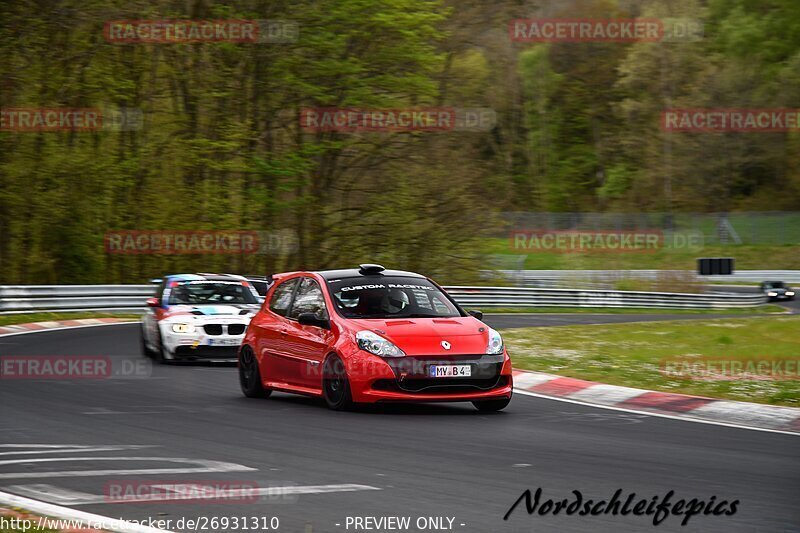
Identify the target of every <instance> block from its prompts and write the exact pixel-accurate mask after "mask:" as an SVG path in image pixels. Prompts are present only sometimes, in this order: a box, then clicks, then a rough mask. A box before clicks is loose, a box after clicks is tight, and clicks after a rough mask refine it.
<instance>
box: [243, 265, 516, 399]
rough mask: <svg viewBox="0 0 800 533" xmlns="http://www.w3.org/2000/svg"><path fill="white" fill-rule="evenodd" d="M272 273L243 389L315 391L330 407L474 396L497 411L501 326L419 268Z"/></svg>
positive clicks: (503, 383) (502, 394)
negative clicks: (466, 308) (414, 270)
mask: <svg viewBox="0 0 800 533" xmlns="http://www.w3.org/2000/svg"><path fill="white" fill-rule="evenodd" d="M274 278H275V281H274V283H273V285H272V286H271V287H270V289H269V291H268V292H267V295H266V301H265V302H264V305H263V306H262V308H261V310H260V311H259V312H258V313H257V314H256V316H255V317H253V319H252V320H251V322H250V326H249V327H248V328H247V332H246V334H245V338H244V341H243V342H242V346H241V348H240V350H239V362H238V366H239V382H240V384H241V388H242V392H243V393H244V395H245V396H248V397H265V396H268V395H269V394H270V393H271V392H272V391H273V390H279V391H285V392H294V393H299V394H307V395H311V396H321V397H323V398H324V399H325V401H326V403H327V404H328V406H329V407H330V408H332V409H336V410H341V409H347V408H350V407H352V406H353V404H357V403H375V402H395V401H401V402H409V401H412V402H434V401H436V402H441V401H446V402H462V401H470V402H472V403H473V404H474V405H475V407H476V408H478V409H479V410H481V411H499V410H500V409H503V408H504V407H506V406H507V405H508V403H509V402H510V401H511V395H512V378H511V359H510V358H509V356H508V353H507V352H506V350H505V347H504V346H503V339H502V338H501V337H500V334H499V333H497V332H496V331H495V330H493V329H492V328H490V327H489V326H487V325H486V324H484V323H483V322H481V321H480V320H479V318H481V317H482V315H481V314H480V312H477V311H473V312H471V313H467V312H465V311H464V310H463V309H462V308H461V307H460V306H459V305H458V304H457V303H456V302H454V301H453V299H452V298H451V297H450V296H449V295H448V294H447V293H446V292H445V291H444V290H443V289H442V288H441V287H440V286H439V285H437V284H436V283H434V282H433V281H431V280H430V279H428V278H426V277H425V276H421V275H419V274H414V273H412V272H402V271H394V270H385V269H384V268H383V267H382V266H380V265H361V266H360V268H358V269H351V270H328V271H321V272H292V273H288V274H280V275H276V276H274Z"/></svg>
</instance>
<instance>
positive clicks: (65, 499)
mask: <svg viewBox="0 0 800 533" xmlns="http://www.w3.org/2000/svg"><path fill="white" fill-rule="evenodd" d="M221 483H224V482H221ZM153 487H156V488H158V487H159V485H153ZM3 488H4V489H5V490H9V491H13V492H15V493H20V494H24V495H26V496H30V497H32V498H37V499H39V500H44V501H47V502H50V503H60V504H69V505H93V504H98V503H115V504H118V503H148V502H175V501H181V500H191V501H200V502H202V498H198V493H199V492H202V491H198V485H197V484H186V485H180V484H178V485H169V486H168V488H169V491H171V492H173V493H174V494H171V495H170V496H165V494H164V491H163V490H162V491H160V492H153V493H150V494H142V495H139V496H135V497H127V496H124V495H123V496H122V497H121V498H120V499H116V500H114V499H111V498H110V497H109V496H108V495H100V494H89V493H86V492H81V491H77V490H70V489H64V488H60V487H54V486H52V485H44V484H36V485H11V486H8V487H3ZM364 490H382V489H380V488H378V487H373V486H372V485H358V484H355V483H344V484H338V485H287V486H275V487H272V486H270V487H248V488H237V489H227V490H222V489H218V488H215V489H214V490H213V491H209V494H212V493H213V496H212V497H210V498H209V499H210V500H212V502H213V500H223V501H224V500H235V499H237V498H248V499H250V498H255V497H258V496H266V497H276V496H295V495H300V494H330V493H334V492H357V491H364Z"/></svg>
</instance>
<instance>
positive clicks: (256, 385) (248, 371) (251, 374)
mask: <svg viewBox="0 0 800 533" xmlns="http://www.w3.org/2000/svg"><path fill="white" fill-rule="evenodd" d="M239 386H240V387H241V388H242V394H244V395H245V396H247V397H248V398H266V397H267V396H269V395H270V394H272V391H271V390H269V389H266V388H264V385H263V384H262V382H261V371H260V370H259V367H258V359H256V355H255V354H254V353H253V350H252V349H251V348H250V347H249V346H242V349H241V350H239Z"/></svg>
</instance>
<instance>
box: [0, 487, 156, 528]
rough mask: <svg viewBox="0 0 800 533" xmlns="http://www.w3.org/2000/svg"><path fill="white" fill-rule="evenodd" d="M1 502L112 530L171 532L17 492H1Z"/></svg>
mask: <svg viewBox="0 0 800 533" xmlns="http://www.w3.org/2000/svg"><path fill="white" fill-rule="evenodd" d="M0 503H3V504H6V505H11V506H13V507H21V508H23V509H25V510H27V511H30V512H33V513H38V514H42V515H45V516H52V517H55V518H63V519H65V520H81V521H82V522H83V523H84V524H98V523H102V524H104V525H106V528H107V529H108V530H110V531H116V532H124V533H171V532H170V531H167V530H166V529H157V528H154V527H148V526H143V525H140V524H134V523H132V522H127V521H125V520H118V519H115V518H109V517H107V516H102V515H99V514H94V513H87V512H85V511H78V510H77V509H70V508H69V507H62V506H60V505H54V504H52V503H45V502H42V501H39V500H33V499H31V498H24V497H22V496H17V495H16V494H10V493H7V492H0Z"/></svg>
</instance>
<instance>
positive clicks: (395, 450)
mask: <svg viewBox="0 0 800 533" xmlns="http://www.w3.org/2000/svg"><path fill="white" fill-rule="evenodd" d="M610 316H614V317H615V318H627V319H628V320H634V319H635V318H636V317H634V316H631V315H610ZM683 316H685V315H683ZM705 317H707V315H706V316H705ZM541 318H542V317H538V319H541ZM585 318H586V317H585V315H572V316H571V317H570V319H571V320H575V319H578V320H583V319H585ZM698 318H703V316H698ZM489 321H490V322H492V323H494V325H495V326H500V325H501V324H499V323H497V322H496V321H495V320H492V319H490V320H489ZM2 355H34V356H43V355H69V356H87V355H100V356H111V357H112V358H113V360H114V362H115V365H116V364H122V363H123V361H127V362H129V363H132V362H136V361H142V360H143V359H142V357H141V356H140V355H139V346H138V327H137V326H136V325H131V324H127V325H125V324H123V325H114V326H103V327H91V328H79V329H71V330H61V331H51V332H42V333H35V334H26V335H16V336H7V337H2V338H0V356H2ZM146 368H148V372H150V371H151V375H150V376H149V377H147V378H125V379H122V378H121V379H97V380H81V381H78V380H59V381H53V380H48V381H44V380H38V381H33V380H2V381H0V406H1V407H0V444H2V445H4V446H3V447H2V448H0V490H2V491H5V492H12V493H15V494H20V495H24V496H28V497H33V498H35V499H41V500H45V501H55V502H61V504H62V505H67V506H70V507H73V508H76V509H80V510H83V511H88V512H92V513H98V514H101V515H105V516H109V517H114V518H120V517H122V518H126V519H135V520H143V519H146V518H148V517H150V518H156V519H173V520H177V519H179V518H181V517H209V518H210V517H213V516H217V517H222V516H239V517H272V516H277V517H279V519H280V526H279V528H278V531H283V532H290V533H312V532H338V531H341V532H345V531H368V530H366V529H358V530H356V529H354V528H353V527H352V526H351V527H349V528H347V527H346V523H347V522H346V520H347V517H348V516H350V517H355V516H358V517H366V516H373V517H380V516H410V517H412V522H411V524H412V527H411V528H409V529H406V530H403V531H420V529H417V528H416V525H415V522H414V521H415V520H416V519H417V518H418V517H441V516H446V517H454V522H453V529H452V531H460V532H469V533H472V532H475V533H478V532H481V533H488V532H514V533H519V532H523V531H525V532H530V531H648V530H651V529H653V530H656V531H704V532H707V531H720V532H722V531H725V532H729V531H748V532H749V531H758V532H766V531H770V532H772V531H797V530H798V528H799V527H800V506H798V500H797V496H798V494H800V458H799V457H798V453H797V452H798V449H800V447H799V446H800V440H799V439H798V437H796V436H791V435H786V434H779V433H770V432H762V431H752V430H746V429H737V428H729V427H721V426H716V425H708V424H701V423H693V422H686V421H682V420H674V419H667V418H659V417H654V416H647V415H640V414H633V413H627V412H621V411H612V410H605V409H599V408H594V407H589V406H583V405H576V404H571V403H564V402H559V401H555V400H549V399H543V398H536V397H530V396H523V395H521V394H518V395H516V396H515V398H514V401H513V402H512V403H511V405H510V406H509V407H508V408H507V409H506V410H505V411H504V412H502V413H496V414H491V415H487V414H480V413H478V412H477V411H475V410H474V409H473V408H472V406H471V405H469V404H455V405H440V404H436V405H413V406H406V405H391V406H382V407H377V408H366V409H361V410H358V411H355V412H345V413H340V412H332V411H329V410H327V409H326V408H325V407H324V405H323V404H322V402H321V401H319V400H316V399H309V398H303V397H298V396H292V395H284V394H273V396H272V398H270V399H267V400H253V399H246V398H244V397H242V395H241V393H240V392H239V389H238V383H237V376H236V369H235V368H232V367H220V366H200V365H193V366H152V367H149V366H147V367H146ZM9 444H12V445H25V446H29V445H31V444H57V445H63V444H70V445H85V446H97V445H118V446H120V449H111V450H96V451H92V450H91V448H86V449H85V450H86V451H79V452H74V451H73V452H71V453H67V452H64V451H63V450H47V449H44V450H42V449H36V448H24V447H23V448H13V447H9V446H8V445H9ZM132 445H145V446H148V447H146V448H138V449H128V448H125V447H127V446H132ZM26 451H28V452H30V451H33V452H37V453H33V454H24V453H20V452H26ZM38 452H44V453H38ZM126 457H138V458H139V459H133V460H129V459H125V458H126ZM43 458H59V459H60V460H59V461H39V459H43ZM164 458H177V459H181V460H188V461H195V462H202V461H220V462H224V463H232V464H235V465H241V466H242V467H247V468H249V469H251V470H243V471H229V472H216V471H215V472H205V473H138V474H137V473H135V472H131V470H140V469H144V470H147V469H154V468H175V467H178V468H179V469H180V467H185V466H187V465H186V463H176V462H175V461H174V459H169V460H165V459H164ZM80 459H83V460H80ZM9 460H11V461H15V462H13V463H9V462H8V461H9ZM198 464H201V465H203V464H206V463H198ZM189 466H191V465H189ZM91 470H95V471H96V470H111V472H106V473H105V474H100V473H95V475H84V474H86V471H91ZM210 481H218V482H220V483H231V484H233V485H235V484H247V483H251V484H252V483H255V484H257V485H258V486H261V487H268V486H298V485H299V486H320V485H325V486H332V487H337V486H341V485H350V484H357V485H363V486H366V487H371V488H372V489H371V490H359V491H354V492H340V491H337V492H329V493H314V494H302V495H299V496H284V497H272V498H269V497H263V498H260V499H257V501H244V502H227V503H214V504H203V505H200V504H197V503H190V502H181V501H178V502H175V501H172V502H149V503H148V502H146V503H130V502H126V503H107V502H106V501H105V500H104V498H103V497H102V495H104V493H107V492H108V489H107V487H108V486H109V484H112V485H113V484H114V483H117V484H119V483H137V482H148V483H153V482H162V483H166V484H174V483H179V482H185V483H199V482H202V483H206V482H210ZM539 487H541V488H542V489H543V493H544V498H543V500H544V499H547V498H553V499H563V498H571V497H572V491H573V490H578V491H581V493H582V494H583V496H584V497H585V498H592V499H594V500H600V499H608V498H610V497H611V496H612V494H613V493H614V491H615V490H616V489H618V488H619V489H622V490H623V497H624V496H625V495H627V494H630V493H636V495H637V499H638V498H646V499H648V500H649V499H650V498H652V497H653V496H657V495H664V494H666V493H667V492H668V491H670V490H672V491H675V496H674V497H673V500H676V499H686V500H689V499H692V498H699V499H705V500H708V499H710V498H711V497H712V496H716V500H717V501H720V500H723V499H724V500H728V501H731V500H739V502H740V503H739V506H738V512H737V513H736V514H735V515H733V516H702V515H701V516H695V517H693V518H692V519H691V520H690V521H689V524H688V526H685V527H681V525H680V522H681V518H679V517H676V516H670V517H668V518H667V519H666V520H665V521H664V522H663V523H661V524H660V525H659V526H658V527H657V528H656V527H654V526H653V525H652V517H646V516H640V517H637V516H633V515H628V516H613V515H610V514H604V515H600V516H587V517H579V516H577V515H572V516H564V515H563V513H562V514H561V515H558V516H552V515H549V516H539V515H538V514H535V515H533V516H529V515H527V513H526V512H525V510H524V505H521V506H520V507H518V508H517V510H516V511H514V513H513V514H512V515H511V517H510V518H509V520H508V521H504V520H503V515H504V514H505V513H506V511H507V510H508V509H509V508H510V507H511V506H512V504H513V503H514V502H515V501H516V499H517V498H518V497H519V496H520V495H521V493H522V492H523V491H524V490H525V489H528V488H530V489H531V490H533V491H535V490H536V489H537V488H539ZM375 489H378V490H375ZM53 495H55V496H53ZM86 495H94V496H93V497H94V498H95V500H93V502H92V500H85V498H86V497H87V496H86ZM81 497H83V498H84V501H83V502H82V501H81ZM59 498H60V499H59ZM70 498H73V500H72V503H69V502H70ZM87 501H88V503H87ZM65 502H66V503H65ZM337 524H339V525H337ZM462 524H463V525H462ZM173 530H179V528H175V527H174V526H173ZM183 530H186V529H183ZM207 530H208V529H207ZM217 530H221V529H220V528H218V529H217ZM424 530H425V531H441V530H433V529H424ZM251 531H252V530H251ZM369 531H389V529H380V530H375V529H372V530H369Z"/></svg>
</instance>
